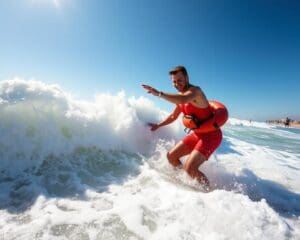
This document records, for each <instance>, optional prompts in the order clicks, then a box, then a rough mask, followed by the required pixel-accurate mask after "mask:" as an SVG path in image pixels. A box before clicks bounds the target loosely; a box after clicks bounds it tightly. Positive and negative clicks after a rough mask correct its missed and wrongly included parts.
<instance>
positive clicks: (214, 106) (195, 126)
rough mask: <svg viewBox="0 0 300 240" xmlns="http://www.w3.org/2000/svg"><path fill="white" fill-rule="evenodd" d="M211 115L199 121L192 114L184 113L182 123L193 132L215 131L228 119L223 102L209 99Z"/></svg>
mask: <svg viewBox="0 0 300 240" xmlns="http://www.w3.org/2000/svg"><path fill="white" fill-rule="evenodd" d="M209 107H210V110H211V112H212V116H211V117H209V118H208V119H207V120H205V121H199V120H198V119H197V117H195V116H194V115H185V116H184V117H183V119H182V123H183V125H184V126H185V127H186V128H188V129H191V130H193V131H194V132H195V133H199V134H201V133H208V132H212V131H216V130H217V129H219V128H220V127H221V126H223V125H224V124H225V123H226V121H227V119H228V111H227V109H226V107H225V106H224V104H222V103H220V102H217V101H209Z"/></svg>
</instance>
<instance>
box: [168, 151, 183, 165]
mask: <svg viewBox="0 0 300 240" xmlns="http://www.w3.org/2000/svg"><path fill="white" fill-rule="evenodd" d="M167 158H168V161H169V163H171V164H172V165H173V166H175V167H176V166H178V165H179V164H180V162H179V159H178V158H176V156H174V155H173V154H172V153H170V152H168V153H167Z"/></svg>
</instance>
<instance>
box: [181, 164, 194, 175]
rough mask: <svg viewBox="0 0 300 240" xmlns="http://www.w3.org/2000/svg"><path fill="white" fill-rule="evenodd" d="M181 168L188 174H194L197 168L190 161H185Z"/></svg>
mask: <svg viewBox="0 0 300 240" xmlns="http://www.w3.org/2000/svg"><path fill="white" fill-rule="evenodd" d="M183 169H184V170H185V171H186V172H187V173H188V174H189V175H194V173H195V170H197V167H196V166H194V164H192V163H191V162H189V161H186V162H185V164H184V166H183Z"/></svg>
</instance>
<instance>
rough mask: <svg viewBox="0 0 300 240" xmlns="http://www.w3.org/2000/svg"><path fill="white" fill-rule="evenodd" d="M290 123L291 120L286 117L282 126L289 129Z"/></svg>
mask: <svg viewBox="0 0 300 240" xmlns="http://www.w3.org/2000/svg"><path fill="white" fill-rule="evenodd" d="M290 123H291V119H289V118H288V117H287V118H286V119H285V121H284V126H285V127H289V126H290Z"/></svg>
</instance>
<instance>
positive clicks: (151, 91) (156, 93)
mask: <svg viewBox="0 0 300 240" xmlns="http://www.w3.org/2000/svg"><path fill="white" fill-rule="evenodd" d="M142 87H143V88H145V89H146V90H147V92H148V93H150V94H152V95H154V96H158V95H159V91H157V90H156V89H155V88H153V87H150V86H149V85H145V84H142Z"/></svg>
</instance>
